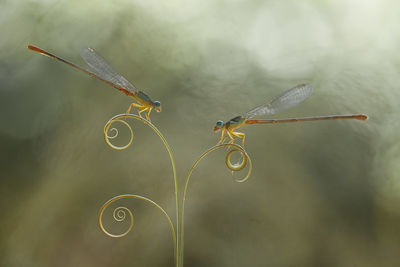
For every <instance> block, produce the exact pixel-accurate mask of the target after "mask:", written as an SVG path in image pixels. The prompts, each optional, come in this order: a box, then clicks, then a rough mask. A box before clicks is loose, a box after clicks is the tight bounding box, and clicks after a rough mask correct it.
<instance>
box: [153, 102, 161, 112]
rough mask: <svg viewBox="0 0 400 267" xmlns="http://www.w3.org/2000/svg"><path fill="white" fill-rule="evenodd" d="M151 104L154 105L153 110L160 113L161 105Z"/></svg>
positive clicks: (158, 103)
mask: <svg viewBox="0 0 400 267" xmlns="http://www.w3.org/2000/svg"><path fill="white" fill-rule="evenodd" d="M153 104H154V109H155V110H156V111H157V112H161V103H160V101H154V102H153Z"/></svg>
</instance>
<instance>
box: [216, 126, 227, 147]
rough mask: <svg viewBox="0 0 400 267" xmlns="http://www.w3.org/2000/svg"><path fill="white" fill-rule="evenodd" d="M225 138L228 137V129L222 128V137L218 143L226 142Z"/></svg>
mask: <svg viewBox="0 0 400 267" xmlns="http://www.w3.org/2000/svg"><path fill="white" fill-rule="evenodd" d="M225 138H226V130H225V129H222V131H221V139H219V142H218V143H217V145H219V144H222V143H223V142H224V140H225Z"/></svg>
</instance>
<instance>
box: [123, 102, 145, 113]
mask: <svg viewBox="0 0 400 267" xmlns="http://www.w3.org/2000/svg"><path fill="white" fill-rule="evenodd" d="M132 107H137V108H138V109H139V108H142V107H143V106H142V105H140V104H136V103H132V104H130V105H129V108H128V110H127V111H126V113H127V114H129V113H130V112H131V109H132Z"/></svg>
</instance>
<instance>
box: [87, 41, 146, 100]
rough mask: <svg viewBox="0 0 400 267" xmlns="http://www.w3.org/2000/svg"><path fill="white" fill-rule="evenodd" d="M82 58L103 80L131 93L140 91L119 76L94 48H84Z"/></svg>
mask: <svg viewBox="0 0 400 267" xmlns="http://www.w3.org/2000/svg"><path fill="white" fill-rule="evenodd" d="M81 57H82V58H83V60H84V61H85V62H86V64H87V65H88V66H89V67H90V68H91V69H92V70H93V71H94V72H95V73H96V74H97V75H98V76H100V77H101V78H103V79H104V80H107V81H109V82H111V83H113V84H116V85H118V86H120V87H123V88H125V89H127V90H128V91H131V92H132V93H134V92H136V91H138V90H137V89H136V87H135V86H134V85H133V84H131V83H130V82H129V81H128V80H127V79H125V78H124V77H123V76H122V75H121V74H119V73H118V72H117V71H116V70H115V69H114V68H113V67H112V66H111V65H110V64H109V63H108V62H107V61H106V60H105V59H104V58H103V57H102V56H100V55H99V54H98V53H97V52H96V51H94V49H92V48H84V49H82V51H81Z"/></svg>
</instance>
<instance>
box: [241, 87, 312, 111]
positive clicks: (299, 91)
mask: <svg viewBox="0 0 400 267" xmlns="http://www.w3.org/2000/svg"><path fill="white" fill-rule="evenodd" d="M312 91H313V88H312V86H311V84H300V85H297V86H296V87H294V88H292V89H290V90H287V91H286V92H284V93H283V94H281V95H280V96H278V97H276V98H274V99H273V100H272V101H271V102H269V103H268V104H265V105H262V106H258V107H256V108H254V109H252V110H250V111H249V112H247V113H246V115H245V117H246V118H247V119H248V118H252V117H254V116H259V115H265V114H276V113H278V112H280V111H282V110H285V109H288V108H291V107H294V106H296V105H297V104H299V103H301V102H303V101H304V100H306V99H307V98H308V97H309V96H310V95H311V94H312Z"/></svg>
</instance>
